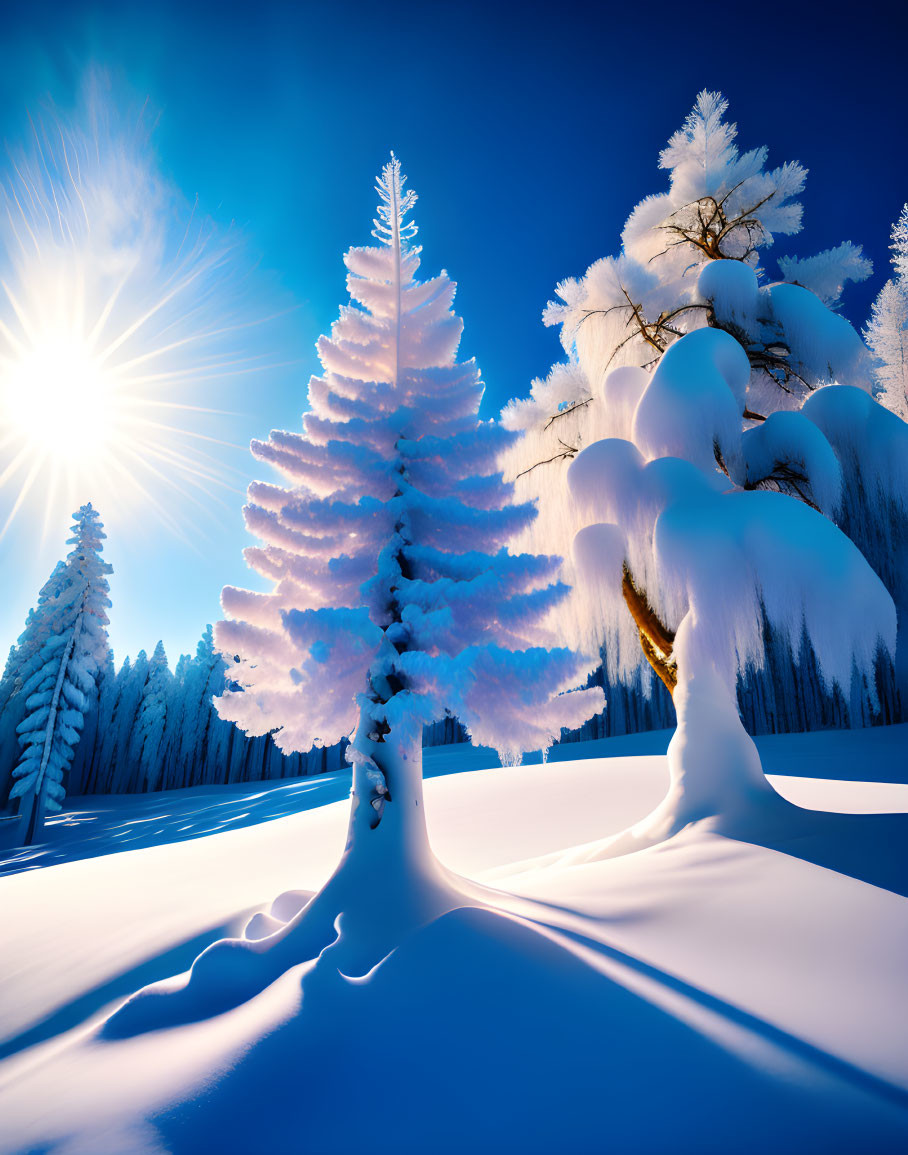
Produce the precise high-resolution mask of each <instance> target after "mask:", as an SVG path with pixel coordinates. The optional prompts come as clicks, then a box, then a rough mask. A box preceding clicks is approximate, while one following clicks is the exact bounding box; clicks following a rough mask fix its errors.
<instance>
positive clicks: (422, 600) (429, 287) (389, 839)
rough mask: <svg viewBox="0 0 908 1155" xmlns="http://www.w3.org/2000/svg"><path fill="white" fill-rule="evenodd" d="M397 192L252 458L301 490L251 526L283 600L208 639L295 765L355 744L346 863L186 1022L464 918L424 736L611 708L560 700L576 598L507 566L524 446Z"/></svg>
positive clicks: (522, 727)
mask: <svg viewBox="0 0 908 1155" xmlns="http://www.w3.org/2000/svg"><path fill="white" fill-rule="evenodd" d="M403 186H404V178H403V176H402V175H401V172H400V166H399V164H398V161H397V160H396V159H393V158H392V160H391V162H390V163H389V164H388V165H386V166H385V168H384V170H383V172H382V175H381V177H380V178H379V180H378V185H377V191H378V193H379V196H380V198H381V202H380V205H379V209H378V217H377V219H376V221H375V229H374V236H375V237H376V238H377V240H378V241H379V244H378V245H377V246H374V247H369V248H354V249H351V250H350V251H349V252H348V253H347V254H346V257H345V261H346V265H347V269H348V276H347V286H348V290H349V292H350V296H351V298H352V303H351V304H350V305H348V306H345V307H343V308H342V310H341V314H340V317H339V319H338V320H337V321H336V322H335V324H334V326H333V327H332V331H331V335H330V337H322V338H321V339H320V340H319V342H318V351H319V357H320V359H321V362H322V365H323V367H324V373H323V375H322V376H318V377H313V378H312V380H311V382H310V385H309V405H310V411H309V412H308V413H306V414H305V416H304V418H303V433H302V434H296V433H286V432H274V433H272V435H271V437H270V439H269V440H268V441H266V442H254V443H253V446H252V448H253V453H254V454H255V456H256V457H257V458H258V459H259V460H261V461H264V462H267V463H270V464H272V465H274V466H276V467H277V468H278V469H279V470H280V471H281V473H283V475H284V477H285V478H286V479H287V482H288V483H289V484H288V485H285V486H278V485H274V484H270V483H264V482H256V483H254V484H253V485H252V486H250V489H249V497H250V503H249V505H248V506H247V507H246V521H247V525H248V527H249V529H250V530H251V531H252V532H253V533H254V534H256V535H257V536H258V537H259V538H260V539H261V540H262V542H263V544H262V545H261V546H254V547H252V548H250V549H248V550H247V551H246V557H247V560H248V562H249V564H250V565H251V566H252V567H253V568H254V569H256V570H257V571H258V572H259V573H261V574H263V575H264V576H266V577H267V578H269V579H271V580H273V581H274V582H275V583H276V584H275V588H274V591H273V592H272V593H253V592H249V591H246V590H241V589H235V588H231V587H228V588H226V589H225V590H224V593H223V606H224V609H225V611H226V613H227V614H228V615H229V620H227V621H224V622H221V623H219V624H218V626H217V627H216V633H215V637H216V641H217V644H218V646H219V648H220V649H221V651H222V652H223V653H224V654H225V655H227V656H228V658H229V659H235V660H232V661H231V663H230V669H229V674H228V677H229V679H230V683H231V684H232V685H233V686H234V688H232V689H228V690H227V691H226V692H225V694H224V695H223V696H222V697H221V699H220V700H219V701H218V703H217V704H218V709H219V712H220V713H221V715H222V716H223V717H225V718H228V719H231V720H233V721H235V722H236V723H237V724H238V725H239V726H240V727H241V728H242V729H244V730H246V731H247V733H253V734H255V733H259V734H260V733H265V732H273V733H274V737H275V741H276V742H277V744H278V746H280V747H281V748H282V749H284V750H294V749H297V750H304V749H307V748H308V747H309V746H310V745H311V744H312V743H313V742H316V743H325V744H329V743H332V742H335V741H337V740H338V739H339V738H341V737H342V736H344V735H347V734H351V733H352V735H353V737H352V741H351V745H350V747H349V750H348V758H349V759H350V760H351V761H352V763H353V767H354V771H353V794H352V807H351V815H350V823H349V832H348V838H347V846H346V849H345V851H344V855H343V858H342V860H341V862H340V865H339V866H338V868H337V870H336V871H335V873H334V875H333V877H332V878H331V880H330V881H329V882H328V883H327V884H326V886H325V887H324V889H323V890H322V891H321V892H320V893H319V894H318V895H317V896H316V897H315V898H313V899H312V901H311V902H310V903H309V904H308V906H307V907H306V908H305V909H304V910H303V911H302V912H301V913H300V915H299V916H298V918H297V919H296V920H294V921H293V922H291V923H290V924H289V925H288V926H286V927H280V928H279V929H277V930H275V926H276V925H277V924H275V923H274V921H273V920H268V919H265V920H262V919H259V920H257V922H256V926H255V927H253V928H252V929H251V931H250V933H251V934H252V935H254V936H258V935H260V934H263V933H267V932H268V931H274V933H273V934H271V935H270V937H268V938H266V939H264V940H263V941H262V942H253V943H248V942H247V943H245V944H239V943H234V944H226V943H225V944H220V945H219V946H217V947H215V948H213V949H212V951H211V952H206V954H205V955H202V956H201V958H200V959H199V960H197V962H196V964H195V966H194V968H193V972H192V981H191V982H190V983H189V984H188V985H187V987H186V991H187V992H189V993H187V994H186V995H185V997H187V998H189V1000H190V1004H191V1003H192V998H193V996H192V995H191V991H192V989H193V988H205V975H208V976H209V979H210V984H209V988H208V989H211V990H213V989H219V990H222V989H223V987H222V984H223V983H224V981H226V980H225V979H224V975H225V973H226V972H227V971H229V972H230V974H231V976H233V978H231V986H232V987H233V985H234V978H235V979H236V992H237V993H236V994H235V995H234V996H232V997H242V995H243V992H246V993H248V992H249V991H251V990H253V989H255V987H256V986H257V985H259V984H260V983H262V982H267V981H270V980H269V979H268V977H267V976H268V974H269V973H272V974H273V973H274V972H275V971H280V970H282V969H284V968H285V967H286V966H288V965H292V964H293V962H296V961H299V960H300V959H301V958H311V957H314V956H315V955H316V954H317V953H318V952H319V951H321V950H322V949H323V948H324V947H325V946H326V944H328V943H330V942H332V940H334V939H335V938H337V931H336V930H335V921H336V920H337V918H338V916H339V915H340V916H341V924H340V938H339V939H338V944H337V948H338V949H340V950H342V951H345V952H346V954H345V959H346V961H347V964H348V965H350V962H349V960H350V952H353V956H354V957H355V959H356V960H357V961H356V965H357V966H359V965H364V966H368V965H373V964H374V963H375V962H376V961H378V959H379V958H381V957H382V956H383V954H385V953H387V951H388V950H389V949H391V947H392V946H393V945H394V943H395V942H396V941H398V940H399V936H400V935H401V934H402V933H403V932H404V931H405V930H406V929H407V928H410V927H412V926H414V925H418V924H419V923H421V922H423V921H425V920H426V919H427V918H430V917H432V916H433V915H435V914H439V913H441V912H442V911H443V910H446V909H450V908H451V906H452V905H457V904H458V903H459V902H460V901H461V899H459V898H458V897H457V894H456V887H455V885H454V883H453V882H452V880H451V878H450V876H449V875H448V874H447V873H446V872H445V871H444V870H443V869H442V868H441V867H440V865H439V864H438V863H437V861H436V860H435V859H434V857H433V855H432V853H431V851H430V848H429V844H428V839H427V834H426V825H425V813H424V808H423V792H422V749H421V737H422V727H423V725H424V724H427V723H431V722H433V721H434V720H436V719H438V718H440V717H443V716H444V715H445V713H446V711H450V712H453V713H455V714H456V715H457V717H458V718H460V720H461V721H462V722H463V723H464V725H465V726H466V727H467V728H468V730H469V731H470V733H471V734H472V736H473V738H474V739H475V740H476V741H478V742H482V743H485V744H488V745H491V746H493V747H495V748H496V749H497V750H499V751H500V753H501V755H502V757H503V758H504V759H505V760H509V761H515V760H516V759H517V758H518V756H519V754H520V752H521V751H524V750H533V749H539V748H540V747H541V748H546V747H548V746H549V745H550V744H551V742H552V741H553V739H554V738H555V737H557V736H558V735H559V733H560V730H561V728H562V727H564V726H568V727H570V726H576V725H578V724H580V723H581V722H582V721H584V720H585V719H586V718H587V717H589V716H590V715H592V714H594V713H596V712H597V711H598V710H599V709H601V707H602V702H603V698H602V692H601V690H598V689H590V690H577V691H574V692H564V693H562V692H561V691H570V688H571V687H572V686H573V685H576V682H577V678H578V674H579V672H580V666H581V663H580V662H579V661H578V660H577V659H576V658H575V657H574V656H573V655H572V654H571V653H570V652H569V651H568V650H566V649H563V648H549V638H548V635H546V634H545V633H544V632H543V630H542V627H541V626H540V622H541V620H542V618H543V617H544V616H545V615H546V614H547V613H548V612H549V611H550V609H551V608H552V606H553V605H554V604H555V603H556V602H557V601H559V600H560V599H561V598H562V597H563V596H564V595H565V593H566V590H565V587H564V586H562V585H560V584H559V583H557V582H555V581H553V580H552V575H553V574H554V573H555V571H556V570H557V567H558V559H557V558H552V557H547V556H514V555H512V554H510V553H509V552H508V551H507V548H506V543H507V541H508V540H509V539H510V538H511V537H512V536H513V535H514V534H515V533H516V532H518V531H519V530H521V529H523V528H524V527H525V526H526V524H527V522H528V521H529V520H530V519H531V518H532V517H533V516H534V509H533V507H532V506H531V505H519V506H518V505H513V504H510V498H511V489H512V487H511V486H509V485H507V484H505V483H504V482H503V480H502V478H501V475H500V473H498V472H497V468H496V464H495V462H496V455H497V453H498V452H499V450H500V449H501V446H502V443H503V442H504V441H505V440H506V439H507V438H508V437H509V436H510V435H509V434H507V433H506V432H505V431H504V430H502V429H501V428H500V427H499V426H497V425H495V424H493V423H491V422H483V421H481V420H479V417H478V408H479V402H480V399H481V397H482V392H483V385H482V383H481V381H480V379H479V373H478V370H477V368H476V365H475V364H474V363H473V362H472V361H467V362H464V363H458V362H457V360H456V354H457V348H458V344H459V341H460V335H461V329H462V322H461V321H460V319H459V318H458V317H457V316H456V315H455V314H454V313H453V312H452V309H451V305H452V301H453V297H454V288H455V286H454V284H453V283H452V282H451V280H450V279H449V278H448V276H447V274H445V273H441V274H440V275H439V276H437V277H434V278H432V279H431V280H428V281H425V282H419V281H417V280H416V272H417V269H418V266H419V252H420V250H419V249H418V248H417V247H416V246H415V245H414V244H413V238H414V236H415V233H416V227H415V225H414V224H413V223H412V222H411V221H408V220H407V216H408V214H409V212H410V210H411V209H412V206H413V203H414V201H415V199H416V198H415V196H414V194H413V193H412V192H405V191H404V187H403ZM281 909H282V911H283V912H284V913H286V909H285V908H284V907H283V906H282V907H281ZM266 953H267V956H268V958H269V960H270V961H268V962H267V963H265V962H264V961H263V955H264V954H266ZM212 997H215V996H212ZM225 997H226V996H225ZM142 1005H143V1000H142V999H140V1000H139V1001H138V1003H136V1004H135V1009H134V1010H132V1011H129V1010H128V1011H127V1012H126V1013H127V1014H128V1015H130V1016H131V1015H132V1014H140V1015H141V1006H142ZM174 1013H175V1014H179V1013H183V1012H179V1011H175V1012H174Z"/></svg>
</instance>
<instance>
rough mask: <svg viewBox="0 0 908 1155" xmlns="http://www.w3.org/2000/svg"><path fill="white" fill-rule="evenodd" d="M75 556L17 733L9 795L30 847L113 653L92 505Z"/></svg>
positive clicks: (78, 525)
mask: <svg viewBox="0 0 908 1155" xmlns="http://www.w3.org/2000/svg"><path fill="white" fill-rule="evenodd" d="M73 518H74V520H75V525H74V526H73V536H72V537H71V538H70V539H69V542H68V543H67V544H69V545H72V546H73V549H72V551H71V552H70V553H69V555H68V556H67V559H66V562H65V564H64V565H63V566H58V567H57V569H56V570H55V571H54V575H53V577H52V578H51V583H49V584H50V586H51V588H50V589H46V596H45V591H42V596H44V601H43V604H41V605H40V607H39V610H38V616H39V617H40V625H41V633H42V634H43V635H44V637H43V641H42V643H41V645H40V649H38V650H37V651H36V653H35V655H34V657H33V659H32V660H31V664H32V665H33V667H34V672H33V673H31V674H30V675H29V677H28V678H27V680H26V681H25V682H24V684H23V687H22V694H23V695H24V697H25V704H26V709H27V711H28V712H27V714H26V716H25V718H24V719H23V721H22V722H20V723H19V725H18V727H17V732H18V735H19V744H20V746H21V748H22V756H21V758H20V760H19V763H18V765H17V766H16V768H15V770H14V771H13V776H14V778H15V779H16V782H15V785H14V786H13V788H12V790H11V791H10V798H11V799H18V806H19V814H20V816H21V819H20V820H21V823H22V830H21V836H22V839H23V841H24V842H25V843H26V844H28V843H31V842H32V841H33V840H34V838H35V834H36V833H37V831H38V830H40V828H41V825H42V824H43V822H44V816H45V813H46V812H47V811H57V810H60V808H61V802H62V800H63V798H64V796H65V793H66V790H65V787H64V784H63V779H64V775H65V773H66V770H67V768H68V766H69V763H70V762H71V761H72V757H73V749H74V747H75V745H76V743H77V742H78V741H79V734H80V732H81V730H82V726H83V721H84V713H85V710H86V708H87V706H88V701H89V695H90V693H91V692H92V690H93V688H94V682H95V678H96V676H97V673H98V669H99V667H100V665H101V663H102V662H103V661H104V659H105V657H106V655H107V652H108V648H109V647H108V643H107V630H106V627H107V625H108V618H107V613H106V611H107V609H108V607H109V606H110V598H109V597H108V596H107V595H108V592H109V588H110V587H109V586H108V583H107V577H106V575H107V574H109V573H110V572H111V566H110V565H108V563H107V562H105V561H103V560H102V558H101V549H102V542H103V540H104V538H105V536H106V535H105V533H104V531H103V529H102V526H101V520H100V518H99V517H98V514H97V512H96V511H95V510H94V509H93V508H92V506H91V503H89V504H88V505H83V506H81V508H80V509H79V510H78V511H77V512H76V513H74V514H73Z"/></svg>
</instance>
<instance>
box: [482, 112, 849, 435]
mask: <svg viewBox="0 0 908 1155" xmlns="http://www.w3.org/2000/svg"><path fill="white" fill-rule="evenodd" d="M727 108H728V102H727V101H726V100H725V98H724V97H723V96H721V94H719V93H715V92H707V91H704V92H701V93H700V94H699V96H698V97H697V100H696V103H695V105H694V108H693V110H692V111H691V113H690V114H689V116H688V117H687V120H686V121H685V123H684V125H683V127H682V128H681V129H679V131H678V132H676V133H675V134H674V135H673V136H672V138H671V139H670V141H669V143H668V147H667V148H665V149H664V150H663V152H662V153H661V156H660V165H661V167H662V168H663V169H666V170H668V172H669V174H670V176H669V188H668V190H667V191H666V192H663V193H658V194H656V195H654V196H649V197H647V198H646V199H645V200H643V201H642V202H641V203H640V204H639V205H637V207H636V208H635V209H634V211H633V212H632V213H631V215H630V217H629V218H628V220H627V223H626V224H625V227H624V231H623V233H622V236H621V241H622V247H621V252H620V253H619V254H618V255H617V256H613V257H605V258H603V259H602V260H599V261H596V262H595V263H594V264H593V265H591V266H590V268H589V269H588V270H587V272H586V274H585V275H584V276H583V277H581V278H576V279H575V278H569V279H567V280H565V281H562V282H561V283H560V284H559V285H558V287H557V290H556V291H557V294H558V298H559V300H558V301H554V302H550V303H549V305H548V307H547V308H546V310H545V312H544V314H543V319H544V320H545V323H546V324H548V325H559V326H560V327H561V340H562V344H563V345H564V348H565V350H566V352H567V353H568V354H569V356H570V358H571V360H572V361H574V362H576V363H577V365H578V366H579V369H580V371H581V372H582V374H583V376H584V377H585V378H586V380H587V382H588V385H587V396H589V395H590V392H592V391H595V390H596V388H597V387H598V386H599V385H600V384H601V381H602V378H603V376H604V374H605V373H606V372H608V371H609V370H610V369H612V368H615V367H617V366H621V365H637V366H644V367H651V366H653V365H654V364H655V363H656V361H658V359H659V357H660V356H661V355H662V353H663V352H664V351H665V350H666V349H667V348H668V346H669V345H670V344H671V343H672V342H673V341H675V340H677V339H678V337H680V336H682V335H683V334H684V333H687V332H690V331H691V330H692V329H696V328H701V327H703V326H704V325H707V324H712V323H714V319H713V318H712V317H711V314H710V309H711V302H710V300H709V299H708V298H704V297H703V295H702V294H701V293H700V292H699V291H698V278H699V275H700V272H701V270H702V269H703V267H704V266H705V265H709V264H710V263H712V262H716V261H729V260H733V261H739V262H743V263H745V264H747V265H749V266H750V267H751V268H752V269H753V270H754V271H755V272H756V273H757V274H758V276H762V270H761V269H760V268H759V259H760V252H761V250H764V249H765V248H767V247H768V246H769V245H771V244H772V243H773V240H774V238H775V237H776V236H779V235H791V234H794V233H797V232H799V231H800V229H801V215H802V211H801V204H800V202H799V201H798V200H797V197H798V195H799V194H800V193H801V191H802V190H803V187H804V181H805V178H806V175H807V174H806V170H805V169H804V168H802V166H801V165H800V164H798V163H797V162H794V161H791V162H786V163H784V164H782V165H780V166H778V167H776V168H772V169H769V168H767V167H766V165H767V157H768V153H767V150H766V148H755V149H751V150H749V151H747V152H744V153H741V152H739V151H738V148H737V145H736V143H735V140H736V137H737V128H736V126H735V125H734V124H730V123H728V122H726V121H725V119H724V117H725V113H726V111H727ZM780 266H781V269H782V273H783V276H784V277H785V278H786V280H790V281H792V282H794V283H796V284H798V285H800V286H802V287H803V288H805V289H809V290H811V291H812V292H814V293H816V294H817V295H818V296H819V297H820V298H821V300H823V301H824V302H825V303H826V304H827V305H829V306H834V305H835V304H836V303H837V302H838V300H839V297H840V295H841V292H842V289H843V287H844V285H845V284H846V282H848V281H860V280H863V279H864V278H865V277H867V276H868V275H869V273H870V271H871V265H870V262H869V261H868V260H867V258H866V257H864V256H863V254H862V252H861V249H860V247H859V246H856V245H853V244H852V243H851V242H849V241H846V242H844V243H843V244H841V245H838V246H836V247H835V248H832V249H829V250H827V251H826V252H823V253H819V254H817V255H815V256H813V257H809V258H804V259H796V258H783V259H782V260H781V261H780ZM764 336H765V335H764V334H758V335H757V337H756V338H754V339H753V340H752V342H751V343H753V344H754V345H755V347H756V352H757V353H759V352H760V349H759V347H758V346H759V342H760V340H761V339H762V338H763V337H764ZM778 340H779V335H778V333H776V334H775V335H774V338H773V341H771V343H773V342H774V343H778ZM773 366H774V367H775V368H779V367H780V366H779V365H778V364H777V363H776V362H775V361H774V362H773ZM781 367H782V368H784V366H781ZM756 368H757V370H758V372H759V371H761V370H762V368H763V366H762V365H757V366H756ZM827 378H828V374H827ZM849 383H855V382H853V381H850V382H849ZM534 385H535V383H534ZM776 392H777V394H778V396H777V401H778V402H779V404H781V405H782V407H789V406H786V405H785V404H784V396H785V390H784V389H782V390H777V391H776ZM531 400H532V398H531ZM547 400H548V399H547ZM569 400H570V399H569V398H568V397H564V398H561V401H560V403H561V404H567V403H569ZM775 407H776V406H775V405H773V406H772V408H775ZM531 412H532V413H535V414H536V417H537V419H542V418H543V413H542V411H541V408H540V406H532V405H531V406H529V407H528V406H526V405H522V406H520V407H518V408H516V409H512V410H506V411H505V413H504V415H503V419H504V421H505V423H506V424H507V425H508V427H509V428H515V429H516V428H526V427H527V422H528V421H529V419H530V415H531Z"/></svg>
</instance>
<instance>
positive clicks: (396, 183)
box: [372, 152, 417, 248]
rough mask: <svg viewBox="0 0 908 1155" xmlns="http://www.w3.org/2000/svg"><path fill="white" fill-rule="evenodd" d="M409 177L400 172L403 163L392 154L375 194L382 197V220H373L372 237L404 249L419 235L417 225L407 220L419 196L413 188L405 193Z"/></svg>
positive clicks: (377, 184) (380, 213) (379, 179)
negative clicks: (405, 220) (405, 218)
mask: <svg viewBox="0 0 908 1155" xmlns="http://www.w3.org/2000/svg"><path fill="white" fill-rule="evenodd" d="M406 183H407V178H406V177H405V176H404V175H403V174H402V173H401V171H400V161H399V160H398V159H397V157H396V156H395V155H394V153H393V152H392V153H391V159H390V160H389V161H388V163H387V164H386V165H385V166H384V168H383V169H382V171H381V176H380V177H379V178H378V179H377V181H376V182H375V191H376V192H377V193H378V195H379V197H380V198H381V204H380V205H379V206H378V217H377V218H376V219H375V220H373V222H372V223H373V225H374V228H373V229H372V236H373V237H375V238H376V240H379V241H381V242H382V244H385V245H389V246H391V247H392V248H393V247H395V246H396V245H398V244H399V245H400V246H401V247H404V246H405V245H406V244H407V242H408V241H411V240H412V239H413V237H415V236H416V232H417V229H416V222H415V221H409V222H407V223H404V217H405V216H406V215H407V213H408V212H409V211H410V210H411V209H412V208H413V206H414V205H415V204H416V201H417V196H416V193H415V192H414V191H413V190H412V189H409V190H408V191H407V192H406V193H405V192H404V185H405V184H406Z"/></svg>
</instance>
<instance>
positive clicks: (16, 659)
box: [0, 561, 65, 806]
mask: <svg viewBox="0 0 908 1155" xmlns="http://www.w3.org/2000/svg"><path fill="white" fill-rule="evenodd" d="M64 566H65V562H62V561H59V562H57V564H56V566H55V567H54V571H53V573H52V574H51V575H50V577H49V578H48V579H47V581H46V582H45V583H44V585H43V586H42V587H41V589H40V591H39V593H38V602H37V605H36V606H35V607H34V608H33V609H30V610H29V611H28V617H27V618H26V621H25V629H24V630H23V631H22V633H21V634H20V635H19V638H18V640H17V642H16V644H15V646H13V647H12V648H11V649H10V652H9V656H8V657H7V661H6V667H5V669H4V671H3V679H2V681H0V805H3V806H5V804H6V803H7V802H8V801H9V792H10V790H11V788H12V785H13V782H14V781H15V779H14V778H13V770H14V769H15V766H16V763H17V762H18V760H19V754H20V750H19V741H18V737H17V734H16V727H17V726H18V725H19V723H20V722H21V721H22V719H23V718H24V717H25V714H26V712H27V707H26V705H25V694H23V692H22V690H23V687H24V686H25V683H26V682H27V681H28V679H29V678H30V677H31V676H32V674H34V673H35V672H36V671H37V670H38V669H39V668H40V655H41V651H42V650H43V648H44V643H45V642H46V640H47V637H48V634H49V633H50V630H51V614H50V610H49V608H48V605H47V603H48V601H49V600H50V599H51V598H53V597H55V596H56V592H57V590H58V589H59V586H60V584H61V577H60V574H61V571H62V570H63V568H64Z"/></svg>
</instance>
